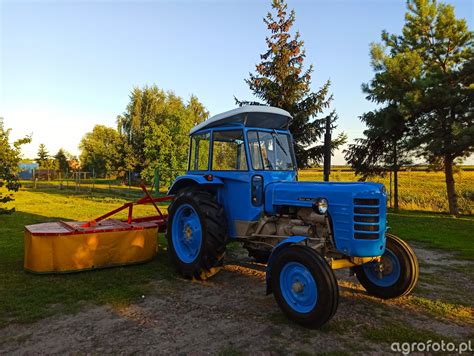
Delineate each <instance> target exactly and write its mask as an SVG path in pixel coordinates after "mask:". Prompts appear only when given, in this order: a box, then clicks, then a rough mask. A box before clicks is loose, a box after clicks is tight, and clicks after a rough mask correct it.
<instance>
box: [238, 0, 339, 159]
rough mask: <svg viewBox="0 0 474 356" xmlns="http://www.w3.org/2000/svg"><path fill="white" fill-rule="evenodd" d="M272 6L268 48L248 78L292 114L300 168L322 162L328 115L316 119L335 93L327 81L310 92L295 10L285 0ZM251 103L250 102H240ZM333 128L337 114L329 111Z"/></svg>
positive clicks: (276, 0)
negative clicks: (296, 25) (292, 30)
mask: <svg viewBox="0 0 474 356" xmlns="http://www.w3.org/2000/svg"><path fill="white" fill-rule="evenodd" d="M272 9H273V10H274V11H275V13H276V17H275V16H274V15H273V14H272V13H271V12H269V13H268V14H267V16H266V18H264V22H265V24H266V25H267V28H268V29H269V30H270V33H271V34H270V36H269V37H267V38H266V42H267V47H268V50H267V51H266V52H265V53H263V54H262V55H261V56H260V57H261V59H262V62H261V63H260V64H258V65H256V73H255V74H252V73H250V77H249V78H248V79H247V80H246V83H247V84H248V85H249V87H250V89H251V90H252V92H253V94H254V95H255V96H256V97H258V98H259V99H261V100H262V101H264V102H265V104H268V105H270V106H276V107H279V108H282V109H284V110H287V111H288V112H290V113H291V114H292V116H293V121H292V122H291V125H290V130H291V132H292V134H293V138H294V140H295V153H296V157H297V161H298V167H300V168H302V167H307V166H309V165H311V164H315V163H318V162H321V159H322V157H323V153H324V147H323V146H322V145H315V143H316V142H317V141H319V140H320V139H321V137H322V136H323V134H324V125H325V122H326V117H322V118H321V117H320V118H317V116H318V115H320V114H321V113H322V112H323V111H324V110H325V109H328V108H329V106H330V103H331V100H332V96H331V95H329V94H328V92H329V86H330V81H329V80H328V81H327V82H326V83H325V84H324V85H323V86H322V87H321V88H320V89H319V90H318V91H316V92H312V91H311V75H312V73H313V66H312V65H310V66H309V68H308V69H306V70H305V69H304V66H303V62H304V59H305V57H306V55H305V50H304V48H303V44H304V43H303V41H302V40H301V39H300V34H299V32H296V33H295V35H294V36H292V34H291V33H290V30H291V28H292V26H293V24H294V22H295V11H294V10H292V11H290V12H289V13H288V11H287V4H286V3H285V1H284V0H273V3H272ZM237 103H239V104H248V103H249V102H240V101H238V100H237ZM329 118H330V120H331V123H332V126H333V128H334V127H335V124H334V123H335V121H336V120H337V115H336V114H335V112H334V111H333V112H331V113H330V114H329ZM345 141H346V136H345V135H344V134H340V135H339V136H338V137H337V138H335V139H333V141H332V147H331V148H332V150H335V149H337V148H338V147H339V146H340V145H342V144H343V143H344V142H345Z"/></svg>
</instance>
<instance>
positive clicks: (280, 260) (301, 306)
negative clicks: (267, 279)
mask: <svg viewBox="0 0 474 356" xmlns="http://www.w3.org/2000/svg"><path fill="white" fill-rule="evenodd" d="M271 285H272V289H273V293H274V295H275V299H276V302H277V303H278V305H279V306H280V308H281V309H282V311H283V312H284V313H285V314H286V316H287V317H288V318H289V319H291V320H293V321H294V322H296V323H298V324H301V325H303V326H305V327H309V328H318V327H320V326H322V325H323V324H325V323H326V322H328V321H329V319H331V318H332V316H333V315H334V313H335V312H336V310H337V306H338V302H339V289H338V285H337V281H336V277H335V276H334V273H333V272H332V269H331V267H329V265H328V263H327V262H326V261H325V260H324V258H322V257H321V256H320V255H319V254H317V253H316V252H315V251H314V250H313V249H311V248H309V247H306V246H298V245H295V246H290V247H285V248H283V249H282V250H281V251H279V252H278V254H277V255H276V256H275V258H274V260H273V261H272V268H271Z"/></svg>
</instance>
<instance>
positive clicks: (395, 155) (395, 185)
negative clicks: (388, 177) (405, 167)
mask: <svg viewBox="0 0 474 356" xmlns="http://www.w3.org/2000/svg"><path fill="white" fill-rule="evenodd" d="M393 208H394V209H395V211H398V152H397V141H396V140H394V142H393Z"/></svg>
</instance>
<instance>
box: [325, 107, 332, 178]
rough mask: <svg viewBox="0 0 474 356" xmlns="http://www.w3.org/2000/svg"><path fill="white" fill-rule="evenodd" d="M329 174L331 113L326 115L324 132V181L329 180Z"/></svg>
mask: <svg viewBox="0 0 474 356" xmlns="http://www.w3.org/2000/svg"><path fill="white" fill-rule="evenodd" d="M330 174H331V115H328V116H327V117H326V133H325V134H324V181H325V182H329V175H330Z"/></svg>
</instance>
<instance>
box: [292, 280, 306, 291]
mask: <svg viewBox="0 0 474 356" xmlns="http://www.w3.org/2000/svg"><path fill="white" fill-rule="evenodd" d="M291 289H293V292H295V293H301V292H302V291H303V290H304V284H303V283H301V282H300V281H296V282H295V283H293V285H292V286H291Z"/></svg>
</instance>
